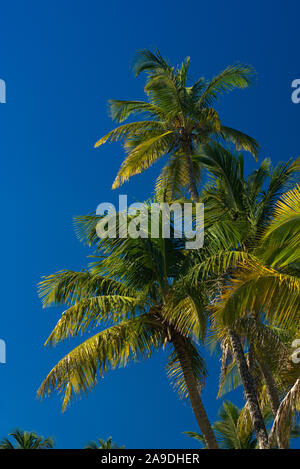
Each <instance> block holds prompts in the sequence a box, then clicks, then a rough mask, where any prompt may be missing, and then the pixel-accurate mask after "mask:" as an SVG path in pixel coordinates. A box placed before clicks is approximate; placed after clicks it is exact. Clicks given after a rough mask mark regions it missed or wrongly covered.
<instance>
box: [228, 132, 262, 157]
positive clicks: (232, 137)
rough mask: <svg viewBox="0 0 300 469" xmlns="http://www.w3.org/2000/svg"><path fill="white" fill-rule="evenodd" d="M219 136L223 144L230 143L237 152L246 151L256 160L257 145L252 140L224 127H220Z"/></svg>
mask: <svg viewBox="0 0 300 469" xmlns="http://www.w3.org/2000/svg"><path fill="white" fill-rule="evenodd" d="M220 136H221V137H222V138H223V140H224V141H225V142H232V143H233V144H234V145H235V146H236V149H237V150H238V151H248V152H249V153H251V155H253V156H254V158H255V159H256V160H257V158H258V152H259V144H258V142H257V141H256V140H255V139H254V138H252V137H249V135H247V134H244V133H243V132H240V131H239V130H236V129H232V128H230V127H226V126H224V125H222V126H221V129H220Z"/></svg>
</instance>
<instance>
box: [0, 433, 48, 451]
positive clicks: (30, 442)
mask: <svg viewBox="0 0 300 469" xmlns="http://www.w3.org/2000/svg"><path fill="white" fill-rule="evenodd" d="M9 436H11V437H12V438H13V439H14V440H15V442H11V441H10V440H9V439H8V438H4V439H3V440H1V441H0V449H53V447H54V440H53V438H44V437H42V436H38V435H37V434H36V433H34V432H25V431H23V430H18V429H17V430H15V431H13V432H12V433H10V434H9Z"/></svg>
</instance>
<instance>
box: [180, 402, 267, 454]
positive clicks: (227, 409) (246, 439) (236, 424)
mask: <svg viewBox="0 0 300 469" xmlns="http://www.w3.org/2000/svg"><path fill="white" fill-rule="evenodd" d="M218 415H219V420H218V421H217V422H214V424H213V429H214V431H215V434H216V436H217V439H218V443H219V446H220V448H222V449H255V448H257V440H256V438H255V434H254V431H253V427H252V426H250V427H247V426H245V425H243V418H242V417H243V416H242V412H241V410H240V409H239V408H238V407H237V406H235V405H234V404H233V403H232V402H230V401H225V402H223V405H222V407H221V408H220V409H219V414H218ZM270 420H271V414H270V410H269V409H268V408H266V409H265V411H264V421H265V424H266V425H267V424H268V423H269V422H270ZM184 433H185V434H186V435H187V436H189V437H191V438H194V439H196V440H197V441H199V442H200V443H201V444H204V445H205V442H204V440H203V437H202V435H201V434H200V433H196V432H184Z"/></svg>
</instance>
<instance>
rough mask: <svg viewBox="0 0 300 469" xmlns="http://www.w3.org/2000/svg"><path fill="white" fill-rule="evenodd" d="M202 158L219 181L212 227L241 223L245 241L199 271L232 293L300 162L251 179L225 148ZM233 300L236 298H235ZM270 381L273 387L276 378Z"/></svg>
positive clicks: (209, 208) (257, 417) (251, 395)
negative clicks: (242, 266) (237, 271)
mask: <svg viewBox="0 0 300 469" xmlns="http://www.w3.org/2000/svg"><path fill="white" fill-rule="evenodd" d="M199 158H200V159H201V161H202V164H203V165H205V167H206V168H207V169H208V170H209V171H210V173H211V174H212V177H213V182H212V183H210V184H209V185H208V187H207V188H206V189H205V190H204V191H203V193H202V196H201V200H202V201H203V202H204V203H205V206H206V219H207V225H208V226H209V224H211V225H216V226H221V224H222V223H226V222H227V223H228V222H230V223H232V224H233V225H236V226H237V229H239V228H240V235H241V237H240V241H239V243H238V248H237V249H236V247H235V248H234V246H233V245H232V246H231V247H230V248H229V249H228V247H227V248H226V249H223V250H219V251H217V252H214V251H212V252H211V254H210V255H209V256H208V257H207V256H205V257H204V258H203V260H202V262H201V263H200V265H199V266H198V267H197V270H196V272H202V274H201V275H202V276H203V275H204V276H205V275H212V274H214V275H219V276H221V277H220V287H221V285H222V284H224V283H225V285H226V284H227V285H228V283H229V286H227V289H226V291H228V295H230V294H231V288H232V287H231V282H230V281H229V280H230V278H232V275H233V274H234V271H235V269H236V268H237V267H238V265H239V264H240V263H245V262H247V261H248V260H249V258H250V256H251V253H252V252H253V250H254V247H255V246H257V244H258V243H259V240H260V239H261V237H262V233H263V231H264V228H266V227H267V226H268V224H269V223H270V220H271V218H272V214H273V213H274V205H275V202H276V200H277V198H278V197H279V196H280V194H281V193H282V191H283V190H284V189H285V188H286V187H287V186H288V184H289V183H290V182H291V180H292V178H293V176H294V174H295V173H296V172H297V171H298V170H299V161H300V160H299V159H298V160H296V161H295V162H291V161H290V162H288V163H286V164H279V165H278V166H277V167H276V168H275V169H274V170H271V169H270V162H269V161H268V160H264V161H263V162H262V164H261V166H260V167H259V169H258V170H256V171H254V172H253V173H252V174H250V175H249V177H248V178H247V179H245V178H244V175H243V167H244V165H243V158H242V156H239V158H234V156H233V155H232V154H231V153H230V152H229V151H228V150H226V149H224V148H222V147H220V146H219V145H213V146H212V145H210V146H207V147H206V149H205V152H203V154H202V155H200V156H199ZM268 178H269V179H270V181H269V185H268V187H267V190H266V191H264V190H263V188H264V186H265V185H266V181H267V179H268ZM238 227H239V228H238ZM201 266H202V267H201ZM233 298H235V296H234V295H233ZM251 298H252V299H253V300H254V299H255V301H257V305H259V304H260V303H259V295H257V293H256V290H255V289H254V290H253V292H252V295H251ZM237 302H238V301H237ZM223 307H224V301H221V302H220V303H219V305H218V308H219V314H218V321H221V323H219V330H220V335H219V338H220V339H221V340H222V341H223V342H225V343H226V350H227V349H228V346H229V347H230V348H231V352H232V354H233V356H234V359H235V361H236V364H237V366H238V368H239V373H240V376H241V379H242V383H243V386H244V392H245V397H246V400H247V402H248V404H249V408H250V413H251V418H252V422H253V425H254V429H255V432H256V434H257V438H258V441H259V445H260V447H262V448H264V447H268V438H267V432H266V428H265V425H264V422H263V418H262V414H261V410H260V406H259V402H258V399H257V393H256V390H255V386H254V383H253V379H252V376H251V373H250V370H249V366H248V364H247V361H246V358H245V354H244V351H243V345H242V342H241V339H240V337H239V335H238V334H237V331H236V330H235V329H236V321H237V319H238V318H239V316H238V313H237V310H236V309H235V307H234V306H233V305H232V306H231V308H232V310H231V311H229V310H228V312H227V310H226V314H227V315H232V316H234V319H233V320H232V321H231V322H228V321H227V317H226V316H225V313H224V309H223ZM257 307H258V306H257ZM239 311H240V314H241V315H245V313H246V312H248V311H249V310H247V309H245V308H244V304H243V303H240V304H239ZM215 318H216V316H215ZM220 324H221V325H220ZM265 371H266V370H265ZM266 376H267V375H266V373H265V377H266ZM268 382H269V384H270V382H271V380H269V381H268Z"/></svg>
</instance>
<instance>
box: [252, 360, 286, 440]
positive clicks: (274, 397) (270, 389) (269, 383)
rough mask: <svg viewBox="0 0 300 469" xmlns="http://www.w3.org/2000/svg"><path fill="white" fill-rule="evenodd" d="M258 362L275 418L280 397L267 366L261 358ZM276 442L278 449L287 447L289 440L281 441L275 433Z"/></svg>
mask: <svg viewBox="0 0 300 469" xmlns="http://www.w3.org/2000/svg"><path fill="white" fill-rule="evenodd" d="M258 363H259V366H260V369H261V372H262V375H263V378H264V382H265V385H266V391H267V396H268V401H269V404H270V407H271V410H272V414H273V416H274V418H275V417H276V414H277V411H278V409H279V406H280V399H279V395H278V390H277V387H276V383H275V381H274V378H273V375H272V372H271V371H270V369H269V368H268V366H267V365H266V364H265V363H264V362H263V360H261V359H258ZM270 443H271V442H270ZM275 443H276V440H275ZM277 444H278V448H279V449H289V440H287V441H281V439H280V438H279V436H278V435H277Z"/></svg>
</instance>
